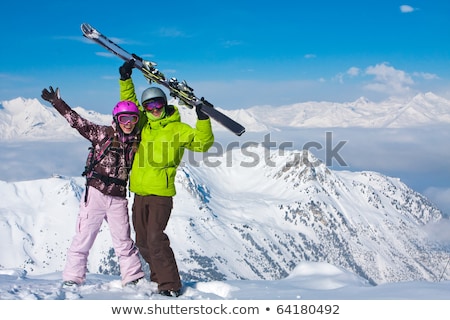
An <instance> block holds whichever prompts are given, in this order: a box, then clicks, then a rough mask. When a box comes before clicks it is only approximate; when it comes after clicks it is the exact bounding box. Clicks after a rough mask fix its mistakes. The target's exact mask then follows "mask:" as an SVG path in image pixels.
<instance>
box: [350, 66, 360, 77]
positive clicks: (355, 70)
mask: <svg viewBox="0 0 450 320" xmlns="http://www.w3.org/2000/svg"><path fill="white" fill-rule="evenodd" d="M360 72H361V69H359V68H357V67H351V68H349V69H348V70H347V74H348V75H349V76H352V77H356V76H357V75H359V74H360Z"/></svg>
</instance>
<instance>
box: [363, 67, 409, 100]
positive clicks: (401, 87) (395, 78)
mask: <svg viewBox="0 0 450 320" xmlns="http://www.w3.org/2000/svg"><path fill="white" fill-rule="evenodd" d="M365 74H366V75H370V76H374V82H372V83H369V84H367V85H366V86H365V88H366V89H368V90H371V91H376V92H382V93H386V94H390V95H395V96H398V95H405V94H407V93H409V92H410V90H411V88H410V87H409V86H410V85H413V84H414V81H413V79H412V78H411V77H410V76H409V75H408V74H407V73H406V72H405V71H402V70H397V69H395V68H394V67H391V66H389V65H388V64H387V63H385V62H383V63H381V64H377V65H375V66H370V67H367V68H366V71H365Z"/></svg>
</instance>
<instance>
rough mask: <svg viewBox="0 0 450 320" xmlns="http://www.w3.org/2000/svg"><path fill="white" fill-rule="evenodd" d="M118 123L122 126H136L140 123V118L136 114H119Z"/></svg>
mask: <svg viewBox="0 0 450 320" xmlns="http://www.w3.org/2000/svg"><path fill="white" fill-rule="evenodd" d="M117 121H119V123H121V124H127V123H131V124H136V123H137V122H138V121H139V116H138V115H136V114H126V113H124V114H119V115H118V116H117Z"/></svg>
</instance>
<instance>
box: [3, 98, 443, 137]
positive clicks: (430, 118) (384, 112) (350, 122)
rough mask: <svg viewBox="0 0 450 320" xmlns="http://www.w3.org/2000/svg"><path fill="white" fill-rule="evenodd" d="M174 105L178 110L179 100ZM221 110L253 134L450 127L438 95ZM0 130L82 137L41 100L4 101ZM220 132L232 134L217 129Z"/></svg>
mask: <svg viewBox="0 0 450 320" xmlns="http://www.w3.org/2000/svg"><path fill="white" fill-rule="evenodd" d="M68 103H69V105H70V102H69V101H68ZM171 103H173V104H176V105H178V103H177V101H176V100H175V99H172V100H171ZM72 107H74V106H72ZM74 109H75V110H76V111H77V112H79V113H80V114H81V115H82V116H84V117H86V118H88V119H90V120H92V121H94V122H97V123H104V124H108V123H110V122H111V116H110V115H109V114H107V115H104V114H100V113H98V112H95V111H88V110H85V109H83V108H82V107H79V106H77V107H75V108H74ZM218 109H220V108H218ZM220 110H221V111H222V112H224V113H225V114H227V115H229V116H230V117H231V118H233V119H235V120H236V121H238V122H239V123H241V124H242V125H244V126H245V127H246V131H247V132H264V131H273V130H280V129H282V128H336V127H340V128H348V127H364V128H404V127H415V126H426V125H436V124H442V123H444V124H447V123H450V101H449V100H446V99H444V98H442V97H439V96H436V95H435V94H433V93H425V94H418V95H417V96H415V97H414V98H412V99H410V100H407V101H396V100H387V101H383V102H380V103H375V102H371V101H369V100H367V99H365V98H360V99H358V100H356V101H354V102H350V103H335V102H303V103H296V104H292V105H286V106H279V107H272V106H257V107H252V108H248V109H238V110H223V109H220ZM180 112H181V113H182V118H183V120H184V121H186V122H188V123H194V121H195V112H193V111H192V110H190V109H187V108H186V107H183V106H182V107H180ZM0 130H1V132H2V134H1V136H0V139H27V140H35V139H52V140H54V139H55V137H57V138H58V139H67V138H71V137H74V136H77V135H78V133H76V132H75V131H74V130H70V128H69V129H68V128H67V123H66V121H65V120H64V119H63V118H62V117H61V116H60V115H59V114H58V113H57V112H56V110H54V109H53V108H52V107H49V106H44V105H42V104H41V103H40V102H39V100H38V99H24V98H16V99H13V100H9V101H1V103H0ZM214 130H215V131H217V130H219V131H222V130H226V129H224V128H223V127H222V126H221V125H219V124H217V123H215V124H214Z"/></svg>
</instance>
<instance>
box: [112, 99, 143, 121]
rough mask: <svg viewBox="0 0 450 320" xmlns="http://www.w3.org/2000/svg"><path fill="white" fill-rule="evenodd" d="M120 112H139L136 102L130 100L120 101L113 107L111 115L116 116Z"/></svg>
mask: <svg viewBox="0 0 450 320" xmlns="http://www.w3.org/2000/svg"><path fill="white" fill-rule="evenodd" d="M121 113H135V114H139V109H138V107H137V106H136V104H135V103H134V102H132V101H126V100H124V101H120V102H119V103H118V104H116V106H115V107H114V109H113V111H112V115H113V117H115V116H117V115H118V114H121Z"/></svg>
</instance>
